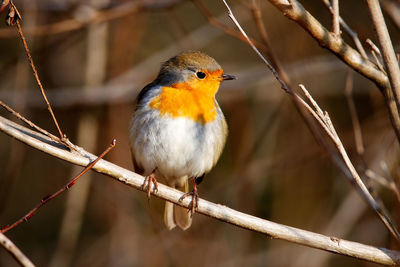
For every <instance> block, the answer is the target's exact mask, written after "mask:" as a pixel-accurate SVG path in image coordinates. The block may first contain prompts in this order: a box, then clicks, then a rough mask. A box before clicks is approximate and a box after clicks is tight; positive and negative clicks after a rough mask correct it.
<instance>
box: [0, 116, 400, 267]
mask: <svg viewBox="0 0 400 267" xmlns="http://www.w3.org/2000/svg"><path fill="white" fill-rule="evenodd" d="M0 131H2V132H4V133H6V134H7V135H9V136H11V137H13V138H15V139H17V140H19V141H21V142H23V143H25V144H27V145H29V146H31V147H33V148H36V149H38V150H41V151H43V152H44V153H47V154H49V155H51V156H54V157H56V158H60V159H63V160H65V161H67V162H70V163H72V164H76V165H80V166H86V165H88V164H89V162H90V161H93V160H95V159H96V156H95V155H92V154H90V153H88V152H87V151H85V150H84V149H82V148H79V149H78V150H79V152H80V153H76V152H69V151H66V150H64V149H62V148H60V147H61V146H60V145H59V144H58V143H55V142H54V141H52V140H51V139H50V138H48V137H47V136H44V135H42V134H40V133H37V132H35V131H32V130H30V129H28V128H26V127H23V126H21V125H18V124H16V123H14V122H12V121H10V120H8V119H6V118H3V117H1V116H0ZM82 155H83V156H82ZM92 170H95V171H96V172H99V173H103V174H106V175H108V176H110V177H112V178H114V179H116V180H117V181H119V182H121V183H123V184H126V185H128V186H131V187H134V188H135V189H137V190H140V191H143V188H142V185H143V183H144V177H143V176H140V175H138V174H136V173H134V172H131V171H129V170H126V169H124V168H121V167H119V166H117V165H115V164H113V163H111V162H108V161H105V160H100V161H99V162H98V163H97V164H96V165H95V166H94V167H93V168H92ZM182 194H183V193H182V192H180V191H178V190H175V189H172V188H170V187H168V186H165V185H163V184H158V191H157V192H155V193H154V195H155V196H156V197H158V198H161V199H164V200H166V201H170V202H172V203H174V204H176V205H180V206H183V207H186V208H187V207H189V206H190V201H191V199H190V198H186V199H184V200H182V201H179V199H180V198H181V196H182ZM198 204H199V206H198V209H197V213H200V214H203V215H206V216H209V217H211V218H215V219H218V220H220V221H223V222H227V223H230V224H233V225H236V226H238V227H241V228H244V229H248V230H251V231H254V232H258V233H262V234H266V235H268V236H270V237H272V238H276V239H281V240H286V241H289V242H292V243H296V244H300V245H304V246H308V247H313V248H317V249H321V250H326V251H330V252H334V253H338V254H341V255H346V256H350V257H355V258H358V259H363V260H367V261H371V262H375V263H380V264H386V265H395V264H400V252H397V251H392V250H389V249H385V248H377V247H373V246H368V245H364V244H360V243H357V242H352V241H347V240H342V239H338V238H335V237H329V236H324V235H321V234H317V233H313V232H310V231H306V230H301V229H298V228H294V227H290V226H286V225H282V224H278V223H274V222H270V221H267V220H264V219H261V218H257V217H254V216H251V215H248V214H245V213H242V212H239V211H236V210H233V209H231V208H228V207H226V206H224V205H220V204H214V203H212V202H209V201H206V200H204V199H199V203H198Z"/></svg>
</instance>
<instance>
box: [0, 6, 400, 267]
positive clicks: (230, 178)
mask: <svg viewBox="0 0 400 267" xmlns="http://www.w3.org/2000/svg"><path fill="white" fill-rule="evenodd" d="M393 2H396V1H393ZM14 3H15V5H16V6H17V7H18V8H19V11H20V12H21V15H22V16H23V21H22V25H23V29H24V32H25V35H26V37H27V40H28V44H29V47H30V49H31V52H32V54H33V58H34V60H35V63H36V66H37V68H38V71H39V75H40V78H41V80H42V82H43V84H44V87H45V89H46V91H47V94H48V97H49V100H50V102H51V104H52V107H53V109H54V112H55V114H56V117H57V119H58V121H59V123H60V127H61V129H62V130H63V132H64V133H65V134H66V135H67V136H68V138H69V139H70V140H71V141H72V142H73V143H75V144H77V145H78V146H81V147H84V148H85V149H86V150H88V151H90V152H93V153H95V154H99V153H101V152H102V151H103V150H104V149H105V148H106V147H107V146H108V144H109V143H110V141H111V140H112V139H113V138H116V139H117V146H116V147H115V148H114V149H113V150H112V151H111V152H110V153H109V154H108V155H107V156H106V159H107V160H109V161H111V162H113V163H115V164H118V165H120V166H122V167H125V168H128V169H132V163H131V158H130V151H129V142H128V127H129V122H130V118H131V116H132V112H133V109H134V104H133V103H134V100H135V98H136V95H137V94H138V92H139V91H140V89H141V88H143V87H144V86H145V85H146V84H147V83H149V82H150V81H152V80H153V79H154V78H155V76H156V75H157V72H158V70H159V67H160V65H161V63H162V62H163V61H165V60H167V59H168V58H170V57H172V56H174V55H175V54H177V53H178V52H180V51H183V50H201V51H204V52H206V53H207V54H209V55H211V56H212V57H214V58H215V59H216V60H217V61H218V62H219V63H220V65H221V66H222V67H223V68H224V71H225V72H226V73H229V74H233V75H236V76H237V77H238V79H237V80H235V81H232V82H226V83H224V84H223V85H222V87H221V89H220V91H219V93H218V95H217V99H218V101H219V103H220V106H221V108H222V110H223V112H224V114H225V116H226V118H227V122H228V125H229V129H230V134H229V138H228V141H227V145H226V147H225V150H224V153H223V155H222V157H221V159H220V161H219V162H218V164H217V166H216V167H215V168H214V169H213V170H212V171H211V173H209V174H208V175H207V176H206V177H205V179H204V181H203V182H202V184H201V185H200V186H199V193H200V197H202V198H205V199H207V200H209V201H212V202H215V203H220V204H223V205H227V206H229V207H231V208H233V209H237V210H239V211H242V212H245V213H248V214H251V215H254V216H257V217H261V218H265V219H268V220H271V221H274V222H277V223H282V224H287V225H290V226H294V227H298V228H302V229H306V230H310V231H314V232H318V233H322V234H326V235H330V236H336V237H339V238H343V239H349V240H352V241H357V242H362V243H365V244H369V245H374V246H381V247H386V248H391V249H399V247H398V244H396V242H395V241H394V240H393V238H392V237H391V235H390V234H389V232H388V230H387V229H386V228H385V226H384V225H383V223H382V222H381V221H380V220H379V219H378V216H377V215H376V214H375V213H374V212H373V211H372V210H371V209H370V208H369V207H367V206H366V204H365V203H364V201H363V200H362V199H361V198H360V197H359V195H358V194H357V192H356V191H355V190H354V188H353V187H352V186H351V185H350V183H349V182H348V181H347V180H346V178H345V176H344V175H343V174H342V172H340V170H339V169H337V168H336V166H335V165H333V163H332V161H331V159H330V157H329V155H328V154H327V153H326V151H325V150H324V149H323V148H322V147H321V146H319V145H318V143H317V142H316V141H315V139H314V138H313V136H312V134H311V133H310V131H309V129H308V128H307V126H306V125H305V123H304V121H303V120H302V119H301V117H300V115H299V114H298V112H297V110H296V109H295V108H294V106H293V103H292V101H291V100H290V99H289V97H288V96H287V95H286V94H285V93H284V92H283V91H282V90H281V89H280V86H279V84H278V82H277V81H276V80H275V79H274V78H273V76H271V74H270V72H269V71H268V69H267V68H266V66H265V65H263V63H262V61H261V60H260V59H259V58H258V57H257V56H256V55H255V53H254V52H253V51H252V50H251V48H250V47H249V46H248V45H247V44H246V43H244V42H242V41H241V40H239V39H238V38H235V37H234V36H231V35H229V34H227V33H226V32H225V31H224V29H221V28H218V27H215V25H216V23H215V21H216V19H217V20H218V21H219V22H220V23H222V25H226V26H225V27H226V29H225V30H226V31H228V30H229V29H228V30H227V28H234V25H233V24H232V22H231V21H230V20H229V19H228V17H227V13H226V9H225V7H224V5H223V3H222V1H213V0H204V2H200V1H185V0H181V1H180V0H160V1H133V0H86V1H78V0H57V1H55V0H40V1H28V0H18V1H15V2H14ZM229 3H230V5H231V7H232V8H233V11H234V13H235V15H236V16H237V18H238V20H239V21H240V23H241V24H242V26H243V27H244V28H245V30H246V31H247V33H248V34H249V35H250V36H252V37H253V38H254V39H255V40H257V41H258V42H259V43H260V44H262V39H261V38H260V34H259V32H258V30H257V27H256V23H255V20H254V17H253V13H252V11H251V7H252V4H254V3H255V4H256V5H258V4H259V10H260V11H261V14H262V20H263V22H264V23H265V27H266V30H267V33H268V36H269V40H270V44H271V47H272V51H273V52H274V54H275V57H276V58H277V60H279V61H280V63H281V65H282V66H283V68H284V69H285V70H286V71H287V73H288V75H289V77H290V79H291V81H292V84H293V85H295V86H297V84H299V83H302V84H304V85H305V86H306V87H307V89H308V90H309V91H310V92H311V94H312V95H313V96H314V98H315V99H316V100H317V101H318V102H319V104H320V106H321V107H322V108H323V109H325V110H327V111H328V112H329V114H330V116H331V118H332V120H333V123H334V125H335V126H336V129H337V131H338V134H339V136H340V137H341V138H342V141H343V143H344V145H345V147H346V149H347V151H348V153H349V155H350V157H351V159H352V160H353V162H354V164H355V166H356V167H358V168H363V166H364V167H365V165H366V166H368V168H370V170H372V171H373V172H374V173H375V174H376V175H381V176H384V177H386V178H389V177H392V178H393V179H394V181H398V175H399V169H398V159H399V158H398V156H399V151H398V143H397V141H396V139H395V135H394V132H393V130H392V128H391V124H390V120H389V116H388V112H387V109H386V107H385V103H384V99H383V97H382V95H381V93H380V92H379V90H378V89H377V87H376V86H375V85H374V84H373V83H372V82H371V81H369V80H367V79H366V78H364V77H362V76H360V75H359V74H357V73H354V72H353V71H352V70H350V69H349V68H348V67H347V66H346V65H345V64H344V63H342V62H341V61H340V60H339V59H337V58H336V57H335V56H333V55H332V54H331V53H329V52H328V51H326V50H324V49H322V48H321V47H319V46H318V44H317V42H316V41H315V40H313V39H312V38H311V37H310V36H309V35H308V34H307V33H306V32H305V31H303V30H302V29H301V28H300V27H299V26H298V25H297V24H295V23H294V22H292V21H289V20H288V19H286V18H285V17H284V16H283V15H282V14H281V13H280V12H279V11H278V10H277V9H275V8H274V7H273V6H272V5H271V4H269V3H268V1H260V2H258V1H247V0H242V1H238V0H236V1H235V0H231V1H229ZM301 3H302V4H303V5H304V6H305V7H306V9H307V10H308V11H310V13H311V14H313V15H314V16H315V17H316V18H317V19H319V20H320V22H321V23H322V24H323V25H324V26H325V27H327V28H328V29H330V27H331V15H330V13H329V10H328V9H327V8H326V7H325V6H324V4H323V2H322V1H311V0H302V1H301ZM340 12H341V13H340V14H341V16H342V17H343V18H344V19H345V20H346V22H347V23H348V24H349V25H350V27H352V29H353V30H354V31H356V32H357V33H358V35H359V38H360V40H361V42H362V44H363V45H364V48H365V49H366V51H367V53H368V55H369V56H370V55H371V53H370V51H371V49H370V47H369V46H368V45H366V43H365V40H366V39H367V38H370V39H371V40H372V41H374V43H376V44H377V43H378V42H377V41H376V38H375V35H374V32H373V27H372V24H371V20H370V18H369V14H368V10H367V8H366V5H365V2H364V1H362V0H353V1H341V2H340ZM384 15H385V16H386V20H387V24H388V27H389V31H390V33H391V37H392V41H393V44H394V46H395V49H397V50H398V48H399V47H398V45H399V37H400V36H399V28H398V27H397V26H396V24H394V22H392V19H391V18H392V17H391V16H390V15H389V14H388V13H385V14H384ZM2 16H3V17H4V16H5V15H4V14H3V15H2ZM207 16H208V17H207ZM207 18H209V19H211V22H213V23H214V25H211V24H210V23H209V21H208V19H207ZM217 26H218V25H217ZM343 36H344V39H345V40H346V41H347V42H348V43H349V44H350V45H352V46H353V47H354V45H353V42H352V40H351V38H349V37H348V35H346V34H343ZM0 38H1V40H0V70H1V71H0V99H1V100H2V101H3V102H5V103H7V104H8V105H10V106H11V107H13V108H14V109H16V110H17V111H18V112H20V113H21V114H23V115H24V116H26V117H27V118H29V119H31V120H32V121H33V122H35V123H36V124H38V125H39V126H41V127H43V128H44V129H46V130H48V131H50V132H52V133H54V134H56V133H57V130H56V128H55V127H54V124H53V121H52V120H51V118H50V115H49V113H48V111H47V109H46V105H45V103H44V101H43V98H42V96H41V94H40V91H39V88H38V86H37V84H36V82H35V80H34V78H33V75H32V71H31V69H30V67H29V65H28V61H27V58H26V54H25V52H24V49H23V47H22V44H21V41H20V39H19V38H18V36H17V33H16V30H15V29H13V28H9V27H7V26H5V25H3V26H1V27H0ZM349 73H351V75H352V77H353V96H354V97H353V99H354V102H355V106H356V110H357V114H358V117H359V120H360V124H361V132H362V137H363V140H364V144H365V152H364V154H363V155H362V156H360V155H359V154H357V152H356V146H355V142H354V131H353V126H352V122H351V116H350V112H349V107H348V105H347V102H346V97H345V93H344V92H345V84H346V77H347V75H349ZM0 115H1V116H4V117H7V118H10V119H12V120H15V118H14V117H13V116H12V115H10V114H9V113H7V112H6V111H5V110H3V109H2V110H0ZM80 170H82V168H81V167H75V166H72V165H71V164H69V163H66V162H63V161H61V160H59V159H56V158H53V157H51V156H49V155H47V154H44V153H42V152H39V151H37V150H35V149H32V148H30V147H28V146H26V145H24V144H21V143H19V142H17V141H15V140H13V139H12V138H9V137H8V136H6V135H5V134H3V133H0V226H4V225H6V224H9V223H12V222H14V221H16V220H17V219H18V218H20V217H21V216H23V215H24V214H25V213H26V212H27V211H29V210H30V209H31V208H32V207H34V206H35V205H36V204H37V203H38V202H39V201H40V199H42V198H43V197H44V196H45V195H47V194H49V193H52V192H55V191H56V190H58V189H59V188H60V187H61V186H62V185H64V184H65V183H66V182H67V181H69V180H70V179H72V178H73V177H74V176H75V175H76V174H77V173H79V172H80ZM371 186H372V187H373V188H374V189H375V190H376V192H377V194H378V195H379V196H380V197H381V198H382V199H383V201H384V203H385V205H386V207H387V208H388V210H389V211H390V212H391V215H392V216H393V219H394V220H395V221H396V222H400V218H399V215H400V213H399V202H398V199H397V198H396V195H395V193H394V192H393V191H392V190H389V189H387V188H385V187H382V186H379V185H378V184H376V183H371ZM163 207H164V203H163V201H160V200H158V199H156V198H154V197H153V198H151V200H150V202H148V200H147V198H146V195H145V194H144V193H143V192H140V191H137V190H135V189H133V188H130V187H128V186H125V185H123V184H121V183H118V182H116V181H115V180H113V179H110V178H109V177H106V176H104V175H100V174H97V173H95V172H90V173H88V174H86V175H85V176H84V177H82V178H81V179H80V180H79V181H78V183H77V184H76V185H75V186H74V187H73V188H72V189H71V190H69V191H67V192H66V193H64V194H62V195H61V196H59V197H57V198H56V199H54V200H53V201H51V202H49V203H48V204H46V205H45V206H44V207H43V208H42V209H41V210H39V211H38V213H37V214H36V215H35V216H34V217H33V218H32V219H31V220H30V221H29V222H27V223H23V224H21V225H20V226H18V227H16V228H14V229H13V230H11V231H9V232H7V236H8V237H9V238H10V239H11V240H12V241H13V242H15V244H16V245H17V246H18V247H19V248H20V249H21V250H22V251H23V252H24V253H25V254H26V255H27V256H28V257H29V258H30V259H31V260H32V261H33V262H34V263H35V264H37V265H38V266H52V267H55V266H57V267H58V266H61V267H62V266H193V267H195V266H374V264H370V263H366V262H363V261H360V260H356V259H352V258H348V257H344V256H339V255H334V254H331V253H328V252H325V251H318V250H315V249H311V248H307V247H302V246H298V245H295V244H292V243H288V242H284V241H279V240H272V239H270V238H269V237H268V236H264V235H261V234H258V233H253V232H251V231H247V230H243V229H239V228H237V227H235V226H232V225H229V224H226V223H222V222H219V221H217V220H214V219H210V218H208V217H205V216H202V215H199V214H195V215H194V221H193V225H192V227H191V228H190V229H188V230H187V231H185V232H183V231H181V230H179V229H175V230H173V231H168V230H167V229H166V228H165V227H164V224H163V218H162V210H163ZM0 266H17V263H16V262H15V261H14V259H12V258H11V257H10V255H9V254H7V253H6V252H5V250H3V249H0Z"/></svg>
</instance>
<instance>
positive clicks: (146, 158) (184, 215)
mask: <svg viewBox="0 0 400 267" xmlns="http://www.w3.org/2000/svg"><path fill="white" fill-rule="evenodd" d="M232 79H235V77H234V76H231V75H227V74H224V72H223V70H222V68H221V66H220V65H219V64H218V63H217V62H216V61H215V60H214V59H213V58H212V57H210V56H208V55H206V54H204V53H202V52H197V51H188V52H183V53H181V54H178V55H177V56H175V57H172V58H171V59H169V60H168V61H166V62H165V63H164V64H162V66H161V69H160V72H159V74H158V76H157V78H156V79H155V80H154V81H153V82H151V83H150V84H148V85H147V86H146V87H144V88H143V89H142V91H141V92H140V93H139V95H138V98H137V104H136V109H135V112H134V115H133V119H132V123H131V127H130V146H131V152H132V159H133V164H134V168H135V171H136V172H138V173H140V174H143V175H145V176H146V180H145V183H144V184H143V188H146V185H147V194H148V197H150V188H151V183H154V187H153V190H157V179H159V178H160V179H162V180H163V181H165V183H166V184H167V185H169V186H171V187H173V188H176V189H178V190H181V191H183V192H185V193H186V194H185V195H183V196H182V198H181V199H183V198H184V197H186V196H189V195H191V196H192V202H191V214H193V212H194V211H195V209H196V207H197V198H198V194H197V186H196V185H197V184H199V183H200V182H201V181H202V179H203V177H204V174H206V173H207V172H209V171H210V170H211V169H212V168H213V167H214V165H215V164H216V163H217V160H218V158H219V157H220V155H221V153H222V149H223V147H224V145H225V141H226V137H227V134H228V128H227V124H226V121H225V118H224V115H223V113H222V111H221V109H220V107H219V105H218V103H217V101H216V100H215V94H216V93H217V91H218V88H219V85H220V83H221V82H222V81H224V80H232ZM189 179H192V180H193V190H192V191H191V192H190V193H188V192H189V183H188V182H189ZM191 214H189V212H188V210H187V209H185V208H182V207H180V206H177V205H174V204H172V203H170V202H168V201H167V202H166V203H165V210H164V222H165V225H166V226H167V228H168V229H170V230H171V229H173V228H174V227H175V226H177V225H178V226H179V227H180V228H181V229H183V230H186V229H187V228H189V227H190V225H191V223H192V218H191Z"/></svg>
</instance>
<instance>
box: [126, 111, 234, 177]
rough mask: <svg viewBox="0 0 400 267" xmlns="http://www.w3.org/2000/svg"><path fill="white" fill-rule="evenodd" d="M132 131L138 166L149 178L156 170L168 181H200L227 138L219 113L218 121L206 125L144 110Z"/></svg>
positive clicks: (133, 125)
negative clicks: (179, 179) (187, 179)
mask: <svg viewBox="0 0 400 267" xmlns="http://www.w3.org/2000/svg"><path fill="white" fill-rule="evenodd" d="M139 114H140V115H139ZM131 127H132V128H131V148H132V151H133V154H134V157H135V160H136V162H137V163H138V164H139V165H140V166H142V167H143V168H144V170H145V174H146V175H147V174H149V173H151V172H152V171H153V170H154V169H157V170H158V172H160V173H161V174H162V175H163V176H164V177H165V178H167V179H168V180H170V179H174V178H177V177H182V176H188V177H198V176H201V175H202V174H204V173H207V172H208V171H210V170H211V168H212V167H213V166H214V165H215V163H216V161H217V160H218V158H219V156H220V154H221V152H222V148H223V146H224V143H225V138H226V123H225V119H224V117H223V115H222V113H221V111H220V110H218V119H217V120H215V121H214V122H209V123H207V124H206V125H203V124H201V123H197V122H194V121H193V120H191V119H188V118H184V117H179V118H169V117H168V116H163V117H162V116H161V115H159V112H158V111H157V110H153V109H150V108H148V107H142V108H141V110H140V111H136V113H135V117H134V118H133V121H132V126H131Z"/></svg>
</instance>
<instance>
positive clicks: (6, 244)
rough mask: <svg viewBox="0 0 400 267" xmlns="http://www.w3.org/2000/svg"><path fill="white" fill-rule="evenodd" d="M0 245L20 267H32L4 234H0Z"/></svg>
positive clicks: (28, 260)
mask: <svg viewBox="0 0 400 267" xmlns="http://www.w3.org/2000/svg"><path fill="white" fill-rule="evenodd" d="M0 244H1V245H2V246H3V248H4V249H5V250H7V252H8V253H10V254H11V256H13V257H14V259H15V260H16V261H17V262H18V263H19V264H20V265H21V266H25V267H33V266H35V265H33V263H32V262H31V261H30V259H28V258H27V257H26V256H25V255H24V254H23V253H22V251H21V250H20V249H19V248H18V247H17V246H16V245H15V244H14V243H13V242H12V241H11V240H10V239H8V238H7V237H6V236H5V235H4V234H2V233H1V232H0Z"/></svg>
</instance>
